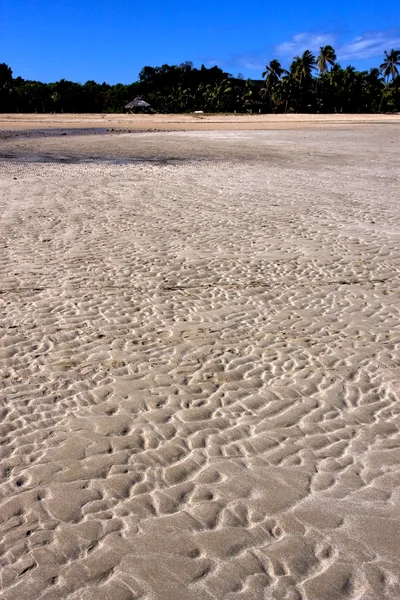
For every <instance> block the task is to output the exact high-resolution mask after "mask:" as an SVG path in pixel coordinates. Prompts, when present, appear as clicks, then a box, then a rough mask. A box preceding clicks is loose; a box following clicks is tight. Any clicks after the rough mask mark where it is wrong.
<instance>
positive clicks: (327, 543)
mask: <svg viewBox="0 0 400 600" xmlns="http://www.w3.org/2000/svg"><path fill="white" fill-rule="evenodd" d="M399 138H400V126H399V125H396V124H395V123H394V124H390V125H389V124H385V125H382V124H381V125H379V124H376V125H362V126H359V127H355V126H351V127H350V126H347V125H345V124H343V125H342V126H340V127H336V128H335V127H326V128H320V129H308V130H307V131H306V130H303V129H298V130H292V131H290V130H287V131H284V130H280V131H261V132H250V131H247V132H237V131H232V132H227V131H225V132H221V131H220V132H218V131H214V132H185V133H151V134H150V133H147V134H141V133H135V134H122V135H109V136H106V135H91V136H66V137H58V138H56V137H46V138H35V137H33V138H26V139H25V138H23V139H22V138H14V139H7V140H4V141H2V142H1V143H0V157H1V156H2V157H3V158H2V160H0V206H1V211H2V222H1V223H2V224H1V234H2V242H1V255H0V269H1V287H0V292H1V294H0V300H1V304H2V314H3V317H2V326H3V327H2V332H1V361H0V365H1V369H2V375H3V377H2V390H1V394H2V400H1V411H2V412H1V414H2V425H1V427H2V431H1V442H2V445H1V452H2V457H3V458H2V480H1V481H2V482H1V485H0V493H1V501H0V531H1V536H0V555H1V571H2V579H1V586H2V597H3V598H4V600H39V599H40V600H133V599H137V598H145V599H147V600H152V599H156V600H164V599H165V600H195V599H196V600H211V599H213V600H215V599H217V600H219V599H223V600H225V599H227V600H239V599H268V600H269V599H274V600H334V599H344V598H346V599H347V598H349V599H353V600H356V599H358V600H377V599H390V600H395V599H398V598H399V597H400V579H399V573H400V493H399V484H400V438H399V424H400V416H399V415H400V403H399V390H400V386H399V382H400V362H399V359H400V352H399V349H400V336H399V333H400V321H399V306H400V304H399V270H400V246H399V241H400V229H399V215H400V210H399V200H400V198H399V195H400V194H399V190H400V186H399V173H400V169H399V166H400V165H399ZM82 159H83V161H82ZM88 159H89V160H88ZM95 159H96V160H95ZM133 159H135V160H133Z"/></svg>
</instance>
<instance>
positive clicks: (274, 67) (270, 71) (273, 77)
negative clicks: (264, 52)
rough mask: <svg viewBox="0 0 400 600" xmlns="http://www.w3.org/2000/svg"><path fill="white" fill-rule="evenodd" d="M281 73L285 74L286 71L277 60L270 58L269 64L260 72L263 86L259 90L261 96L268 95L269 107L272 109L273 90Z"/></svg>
mask: <svg viewBox="0 0 400 600" xmlns="http://www.w3.org/2000/svg"><path fill="white" fill-rule="evenodd" d="M283 74H287V71H286V70H285V69H283V68H282V66H281V63H280V62H279V60H276V59H274V60H271V62H270V63H269V65H267V66H266V67H265V71H264V72H263V73H262V77H265V87H264V88H262V90H261V97H262V98H266V97H269V102H270V109H271V110H273V109H274V104H275V102H274V100H273V95H274V90H275V89H276V86H277V84H278V83H279V81H280V79H281V77H282V75H283Z"/></svg>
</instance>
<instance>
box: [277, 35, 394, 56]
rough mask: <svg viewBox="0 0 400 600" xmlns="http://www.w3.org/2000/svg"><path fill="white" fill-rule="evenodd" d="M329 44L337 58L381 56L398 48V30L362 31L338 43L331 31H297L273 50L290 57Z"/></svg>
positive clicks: (314, 50) (316, 51)
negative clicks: (386, 51) (334, 50)
mask: <svg viewBox="0 0 400 600" xmlns="http://www.w3.org/2000/svg"><path fill="white" fill-rule="evenodd" d="M328 44H329V45H331V46H333V47H334V48H335V49H336V54H337V57H338V60H339V61H341V60H363V59H368V58H376V57H379V56H382V57H383V53H384V51H385V50H388V51H390V50H391V49H392V48H395V49H397V48H400V32H399V31H397V30H394V29H387V30H384V31H372V32H366V33H362V34H361V35H359V36H357V37H355V38H353V39H352V40H350V41H348V42H344V43H340V42H339V40H337V38H336V36H335V35H334V34H333V33H329V32H327V33H307V32H304V33H297V34H296V35H294V36H293V37H292V38H291V39H290V40H288V41H286V42H282V43H281V44H278V45H277V46H275V48H274V52H275V54H276V55H277V56H278V57H289V58H292V57H293V56H295V55H299V54H302V53H303V52H304V51H305V50H311V51H312V52H314V53H318V52H319V48H320V46H327V45H328Z"/></svg>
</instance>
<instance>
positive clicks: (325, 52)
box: [317, 45, 336, 75]
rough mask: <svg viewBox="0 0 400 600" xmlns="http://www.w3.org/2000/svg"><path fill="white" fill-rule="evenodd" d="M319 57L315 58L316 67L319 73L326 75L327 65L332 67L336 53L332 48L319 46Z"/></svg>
mask: <svg viewBox="0 0 400 600" xmlns="http://www.w3.org/2000/svg"><path fill="white" fill-rule="evenodd" d="M319 50H320V52H319V56H318V58H317V67H318V69H319V72H320V73H321V75H322V73H326V72H327V70H328V65H329V66H330V67H333V65H334V64H335V62H336V53H335V51H334V49H333V48H332V46H329V45H328V46H320V49H319Z"/></svg>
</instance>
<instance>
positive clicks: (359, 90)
mask: <svg viewBox="0 0 400 600" xmlns="http://www.w3.org/2000/svg"><path fill="white" fill-rule="evenodd" d="M399 68H400V50H391V51H390V52H387V51H385V53H384V57H383V62H382V64H381V65H380V66H379V67H375V68H371V69H369V70H368V71H357V70H356V69H355V68H354V67H352V66H347V67H345V68H342V67H341V66H340V65H339V64H338V62H337V59H336V53H335V51H334V49H333V48H332V46H324V47H321V48H320V52H319V54H318V56H315V55H314V54H313V53H312V52H310V50H306V51H305V52H303V54H302V55H301V56H295V57H294V59H293V61H292V63H291V64H290V67H289V69H284V68H283V67H282V65H281V64H280V63H279V61H278V60H272V61H271V62H270V63H269V64H268V65H267V66H266V67H265V71H264V72H263V73H262V79H259V80H254V79H244V78H243V77H242V76H240V75H238V76H237V77H233V76H232V75H230V74H229V73H226V72H225V71H223V70H222V69H220V68H219V67H217V66H215V67H211V68H206V67H205V66H204V65H202V66H201V68H200V69H197V68H195V67H194V66H193V64H192V63H191V62H185V63H182V64H180V65H167V64H165V65H162V66H161V67H149V66H146V67H144V68H143V69H142V70H141V71H140V73H139V78H138V80H137V81H135V82H133V83H131V84H128V85H123V84H121V83H118V84H116V85H108V84H107V83H102V84H99V83H96V82H95V81H87V82H86V83H84V84H79V83H75V82H72V81H67V80H65V79H61V80H60V81H57V82H55V83H42V82H40V81H32V80H26V79H23V78H22V77H16V78H14V77H13V73H12V70H11V68H10V67H9V66H8V65H6V64H5V63H2V64H0V112H3V113H4V112H11V113H13V112H21V113H32V112H40V113H51V112H57V113H58V112H67V113H68V112H70V113H107V112H108V113H119V112H122V111H123V109H124V106H125V105H126V104H127V103H128V102H130V101H131V100H132V99H133V98H135V97H137V96H140V97H142V98H143V99H144V100H146V101H147V102H148V103H149V104H150V105H151V106H152V107H153V108H154V110H156V111H157V112H160V113H185V112H192V111H194V110H203V111H204V112H235V111H236V112H246V111H251V112H269V113H291V112H297V113H300V112H309V113H316V112H320V113H335V112H343V113H375V112H399V111H400V75H399Z"/></svg>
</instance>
